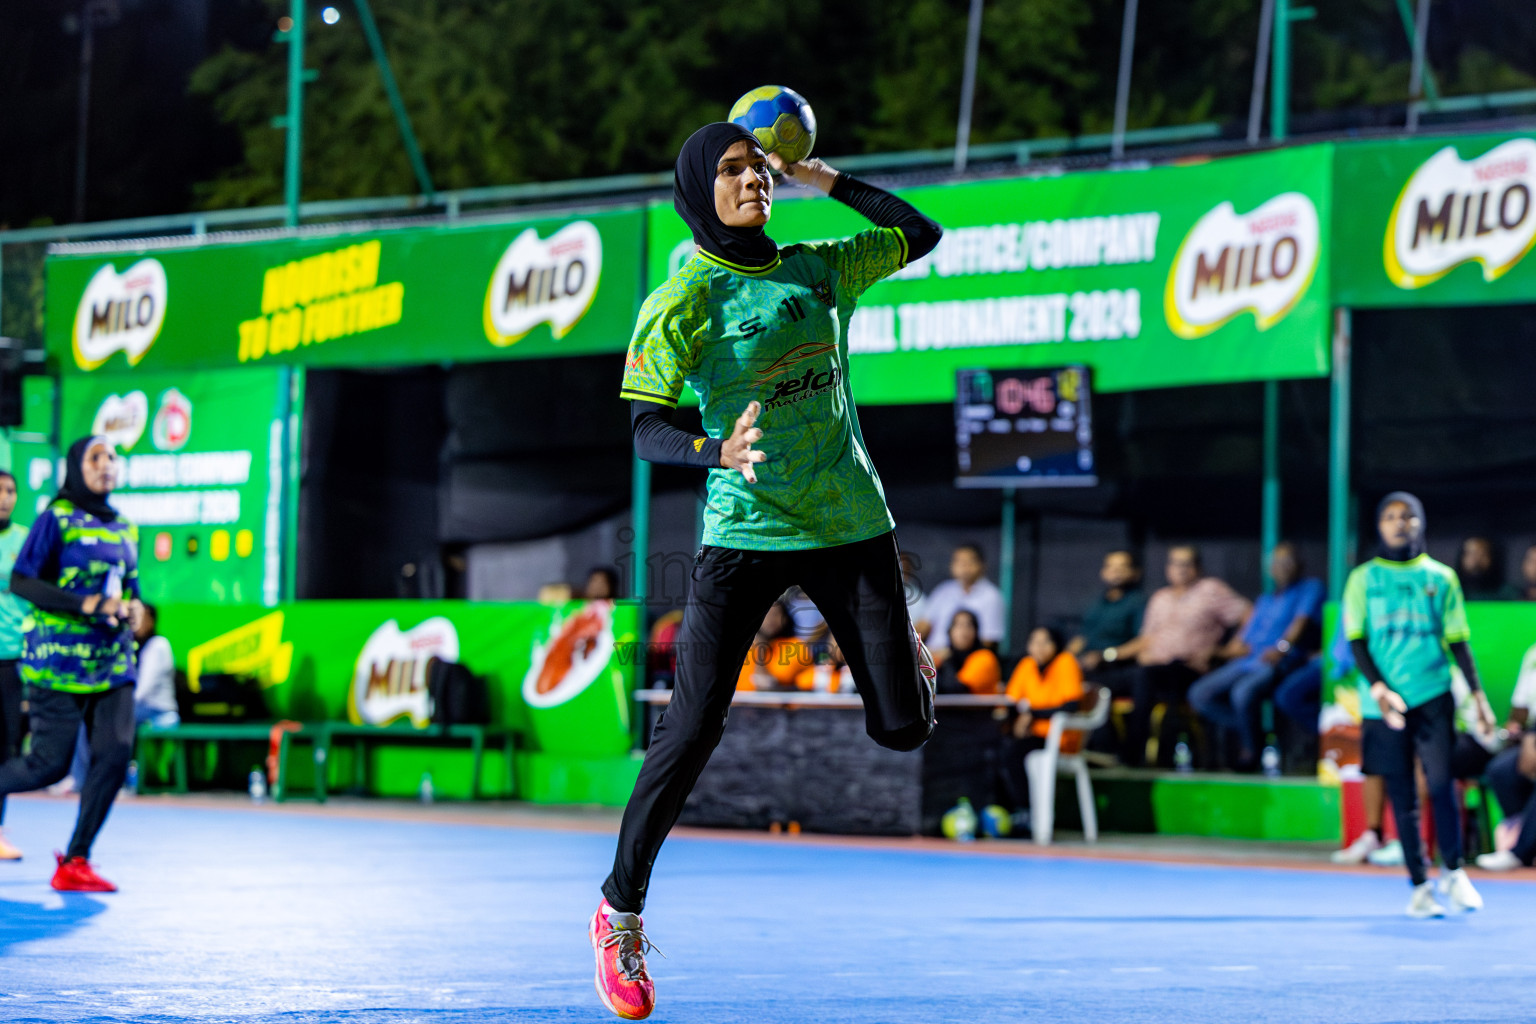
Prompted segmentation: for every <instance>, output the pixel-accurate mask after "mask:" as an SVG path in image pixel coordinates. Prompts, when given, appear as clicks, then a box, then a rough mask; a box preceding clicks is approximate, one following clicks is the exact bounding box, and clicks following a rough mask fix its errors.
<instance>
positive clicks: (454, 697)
mask: <svg viewBox="0 0 1536 1024" xmlns="http://www.w3.org/2000/svg"><path fill="white" fill-rule="evenodd" d="M427 694H428V696H430V697H431V698H432V722H433V724H435V725H489V724H490V721H491V699H490V693H489V691H488V689H487V687H486V684H485V680H484V679H482V678H481V677H480V676H477V675H475V674H474V673H473V672H471V671H470V670H469V669H467V668H465V667H464V666H463V665H460V664H457V663H456V662H452V661H444V660H443V659H441V658H433V659H432V660H431V661H430V662H428V663H427Z"/></svg>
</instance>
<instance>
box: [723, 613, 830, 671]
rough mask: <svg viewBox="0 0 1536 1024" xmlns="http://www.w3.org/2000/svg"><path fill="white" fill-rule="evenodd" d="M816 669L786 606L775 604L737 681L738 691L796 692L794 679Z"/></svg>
mask: <svg viewBox="0 0 1536 1024" xmlns="http://www.w3.org/2000/svg"><path fill="white" fill-rule="evenodd" d="M815 665H816V659H815V658H814V657H812V655H811V645H810V644H808V643H806V642H805V641H803V640H797V639H795V629H794V622H793V620H792V619H791V618H790V617H789V609H788V608H786V607H785V606H784V602H782V601H775V602H773V604H772V605H771V606H770V607H769V608H768V614H767V615H765V616H763V624H762V625H761V626H759V627H758V630H757V636H756V637H754V638H753V640H752V646H751V647H749V648H747V657H746V660H745V661H743V662H742V663H741V675H739V676H737V677H736V689H738V690H793V689H794V688H795V677H796V676H798V675H799V674H800V673H801V672H803V671H805V670H806V669H808V668H813V667H814V666H815Z"/></svg>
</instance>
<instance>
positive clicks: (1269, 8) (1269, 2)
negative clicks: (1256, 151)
mask: <svg viewBox="0 0 1536 1024" xmlns="http://www.w3.org/2000/svg"><path fill="white" fill-rule="evenodd" d="M1274 24H1275V0H1264V5H1263V7H1262V8H1260V10H1259V44H1258V45H1257V46H1256V47H1254V50H1253V92H1252V93H1251V94H1250V95H1249V98H1248V145H1250V146H1257V145H1258V144H1259V125H1260V122H1262V121H1263V120H1264V84H1265V79H1266V78H1268V76H1269V36H1270V30H1271V29H1273V28H1274Z"/></svg>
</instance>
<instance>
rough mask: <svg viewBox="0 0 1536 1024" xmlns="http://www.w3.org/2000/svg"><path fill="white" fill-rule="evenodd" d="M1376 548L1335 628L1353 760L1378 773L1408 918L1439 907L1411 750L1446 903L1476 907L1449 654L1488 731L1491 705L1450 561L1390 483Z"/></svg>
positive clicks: (1420, 511)
mask: <svg viewBox="0 0 1536 1024" xmlns="http://www.w3.org/2000/svg"><path fill="white" fill-rule="evenodd" d="M1376 518H1377V530H1378V532H1379V533H1380V535H1381V549H1380V554H1379V555H1378V556H1377V557H1375V558H1373V559H1371V560H1370V561H1369V562H1366V563H1365V564H1364V565H1360V566H1357V567H1356V568H1355V569H1354V571H1353V572H1351V573H1350V574H1349V580H1348V581H1347V582H1346V583H1345V585H1344V635H1345V636H1346V637H1347V638H1348V640H1349V643H1350V650H1351V652H1352V653H1353V654H1354V657H1355V664H1356V665H1357V666H1358V667H1359V669H1360V690H1361V692H1360V708H1361V714H1362V716H1363V717H1364V722H1363V723H1362V727H1361V743H1362V747H1363V749H1362V757H1361V760H1362V764H1361V767H1362V768H1363V769H1364V771H1365V773H1366V774H1367V775H1380V776H1382V777H1383V778H1384V779H1385V780H1386V784H1387V794H1388V797H1389V798H1390V799H1391V801H1392V813H1393V816H1394V817H1395V818H1396V820H1397V832H1398V838H1399V839H1400V840H1401V842H1402V844H1403V864H1404V865H1405V866H1406V867H1407V869H1408V874H1409V877H1410V878H1411V879H1412V881H1413V896H1412V898H1411V900H1410V901H1409V904H1408V914H1409V915H1410V916H1412V917H1442V916H1444V914H1445V912H1446V909H1445V906H1444V905H1443V904H1442V903H1441V902H1440V900H1439V899H1437V898H1436V894H1435V890H1434V887H1433V886H1432V885H1431V883H1430V882H1429V880H1428V874H1427V872H1426V871H1425V867H1424V857H1423V853H1422V851H1421V846H1420V840H1419V794H1418V786H1417V785H1416V784H1415V781H1414V767H1413V766H1414V757H1415V755H1417V757H1418V760H1419V762H1420V763H1421V764H1422V765H1423V766H1424V777H1425V780H1426V781H1427V783H1428V786H1429V799H1430V804H1431V806H1432V808H1433V811H1434V815H1435V838H1436V841H1437V842H1438V843H1439V845H1440V853H1441V858H1442V859H1443V861H1444V863H1445V872H1444V874H1443V875H1442V877H1441V888H1442V890H1443V895H1444V897H1445V899H1446V902H1447V903H1449V904H1450V906H1451V908H1452V909H1455V910H1477V909H1479V908H1481V907H1482V905H1483V899H1482V897H1481V896H1480V895H1478V892H1477V890H1476V889H1475V888H1473V886H1472V882H1471V881H1470V880H1469V879H1468V878H1467V873H1466V870H1465V869H1464V868H1463V867H1462V851H1461V816H1460V814H1459V813H1458V811H1457V807H1456V793H1455V789H1454V786H1455V780H1454V779H1453V778H1452V775H1451V752H1452V750H1453V749H1454V748H1455V745H1456V705H1455V699H1454V698H1453V697H1452V696H1451V660H1450V659H1451V658H1453V657H1454V658H1455V659H1456V664H1457V665H1458V666H1459V667H1460V669H1461V671H1462V673H1463V674H1464V675H1465V676H1466V679H1467V684H1468V685H1469V686H1470V687H1471V689H1472V692H1473V693H1474V694H1475V695H1476V699H1477V702H1478V717H1479V718H1480V719H1481V720H1482V725H1483V727H1484V729H1485V730H1487V731H1489V732H1492V731H1493V727H1494V719H1493V712H1492V710H1491V709H1490V708H1489V706H1488V698H1487V696H1486V695H1485V694H1484V693H1483V692H1482V686H1481V685H1480V683H1479V681H1478V675H1477V666H1476V665H1475V664H1473V661H1472V651H1471V648H1470V647H1469V646H1468V641H1469V640H1470V639H1471V636H1472V634H1471V631H1470V630H1469V629H1468V628H1467V609H1466V602H1465V600H1464V599H1463V597H1462V593H1461V584H1460V582H1458V580H1457V579H1456V573H1455V570H1453V569H1452V568H1451V567H1450V566H1448V565H1445V564H1443V563H1441V562H1437V561H1435V560H1434V559H1433V558H1430V557H1429V555H1427V554H1426V553H1425V552H1424V507H1423V505H1421V504H1420V503H1419V499H1418V498H1415V497H1414V496H1413V495H1411V494H1408V493H1406V492H1404V491H1394V492H1393V493H1391V494H1389V495H1387V496H1386V497H1385V498H1383V499H1382V502H1381V504H1380V506H1378V508H1377V513H1376Z"/></svg>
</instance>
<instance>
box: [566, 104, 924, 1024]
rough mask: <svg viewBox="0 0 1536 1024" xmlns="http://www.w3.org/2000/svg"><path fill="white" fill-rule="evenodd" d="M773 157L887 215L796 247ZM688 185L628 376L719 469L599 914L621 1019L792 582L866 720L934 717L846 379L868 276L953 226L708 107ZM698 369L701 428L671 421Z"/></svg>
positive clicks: (638, 445) (880, 726)
mask: <svg viewBox="0 0 1536 1024" xmlns="http://www.w3.org/2000/svg"><path fill="white" fill-rule="evenodd" d="M770 164H772V166H773V167H774V168H775V169H777V170H779V171H781V172H782V173H783V174H784V176H785V177H786V178H789V179H791V180H793V181H795V182H797V183H799V184H802V185H807V186H810V187H814V188H817V189H820V190H821V191H822V192H826V193H828V194H830V195H831V196H832V198H833V199H836V200H838V201H840V202H842V203H844V204H846V205H848V206H850V207H852V208H853V209H855V210H857V211H858V212H860V213H861V214H863V215H864V216H866V217H868V218H869V219H870V221H872V222H873V223H874V225H875V227H874V228H873V229H871V230H867V231H863V232H860V233H859V234H856V235H854V236H853V237H852V238H845V239H842V240H839V241H832V242H818V243H814V244H807V245H791V246H785V247H783V248H780V247H779V246H777V245H776V244H775V243H774V241H773V239H771V238H769V237H768V235H767V234H766V233H765V232H764V230H763V226H764V225H765V224H767V222H768V219H769V217H770V215H771V211H772V204H773V175H772V173H771V172H770V170H769V167H770ZM673 203H674V205H675V206H676V208H677V211H678V213H679V214H680V215H681V216H682V218H683V220H684V221H686V222H687V224H688V226H689V228H690V229H691V230H692V232H693V238H694V241H695V243H696V244H697V246H698V251H697V252H696V253H695V254H694V256H693V257H692V258H691V259H689V260H688V262H687V263H685V264H684V265H683V267H682V268H681V269H680V270H679V271H678V272H677V273H676V274H674V275H673V276H672V278H671V279H670V280H668V281H667V282H666V283H665V284H663V285H662V286H661V287H660V288H658V289H656V291H655V292H653V293H652V294H651V296H650V297H649V298H648V299H646V301H645V303H644V305H643V306H642V307H641V310H640V316H639V320H638V322H637V323H636V325H635V333H634V338H633V340H632V341H631V342H630V347H629V357H628V360H627V362H626V364H625V370H624V380H623V384H622V387H621V390H620V395H621V396H622V397H623V398H625V399H627V400H629V402H630V409H631V422H632V425H633V432H634V439H635V451H636V452H637V453H638V454H639V455H640V457H641V458H644V459H646V460H648V461H652V462H661V463H666V464H671V465H684V466H697V467H700V468H707V469H708V470H709V483H708V500H707V504H706V507H705V510H704V543H703V546H702V547H701V548H700V549H699V553H698V555H697V557H696V558H695V560H694V564H693V571H692V575H691V579H690V581H689V586H688V601H687V605H686V607H685V609H684V611H683V621H682V625H681V628H680V632H679V635H678V642H677V650H678V662H677V677H676V683H675V686H674V690H673V695H672V701H671V704H670V705H669V706H668V708H667V711H666V714H665V715H664V716H663V718H662V720H661V721H660V722H659V723H658V724H657V726H656V730H655V733H654V734H653V737H652V739H651V744H650V747H649V749H648V750H647V751H646V757H645V764H644V766H643V767H642V768H641V771H640V777H639V780H638V781H637V782H636V784H635V789H634V793H633V795H632V796H631V797H630V800H629V805H628V806H627V807H626V808H625V811H624V821H623V825H622V826H621V829H620V832H619V842H618V852H617V855H616V856H615V858H614V866H613V872H612V874H610V875H609V876H608V880H607V881H606V882H605V883H604V884H603V896H604V899H603V902H602V903H601V904H600V905H599V907H598V910H597V912H596V913H595V914H593V916H592V920H591V924H590V937H591V941H592V945H593V949H594V951H595V953H596V955H597V989H598V993H599V995H600V996H601V997H602V999H603V1002H604V1004H605V1005H606V1006H607V1007H608V1008H609V1009H610V1010H613V1011H614V1012H615V1013H617V1014H618V1015H619V1016H621V1017H626V1018H629V1019H632V1020H635V1019H640V1018H642V1017H645V1016H647V1015H648V1014H649V1013H650V1012H651V1009H652V1007H653V1006H654V1005H655V989H654V986H653V985H652V983H651V980H650V976H649V975H648V974H647V972H646V968H645V951H646V949H647V945H648V943H647V940H646V938H645V933H644V931H643V930H642V928H641V920H640V911H641V909H642V908H643V906H644V903H645V895H646V888H647V886H648V884H649V880H650V873H651V866H652V863H653V862H654V861H655V859H656V854H657V852H658V851H659V850H660V848H661V844H662V841H663V840H664V839H665V838H666V836H667V832H668V831H669V830H670V829H671V828H672V825H673V824H674V823H675V822H676V821H677V817H678V814H679V813H680V812H681V811H682V808H683V802H684V801H685V800H686V799H687V797H688V793H689V791H690V790H691V789H692V788H693V784H694V782H695V780H696V779H697V778H698V777H699V773H700V772H701V771H703V769H704V765H705V762H706V761H708V760H709V755H710V754H711V752H713V750H714V748H715V745H716V744H717V743H718V742H719V740H720V736H721V734H722V732H723V731H724V729H725V720H726V715H727V714H728V712H729V710H730V705H731V697H732V694H733V693H734V691H735V685H736V678H737V675H738V674H739V672H740V669H741V664H742V659H743V658H744V657H745V656H746V652H747V648H748V645H749V644H750V643H751V642H752V637H753V634H754V633H755V632H756V630H757V628H758V626H759V625H760V624H761V623H762V621H763V615H764V613H765V612H766V611H767V609H768V607H769V605H771V604H772V603H773V602H774V600H776V599H777V598H778V597H779V596H780V595H781V594H782V593H783V592H784V591H785V590H786V589H787V588H788V587H790V586H791V585H799V586H800V587H802V588H803V589H804V590H805V592H806V594H807V595H808V596H809V597H810V598H811V599H812V600H813V601H815V602H816V606H817V608H818V609H820V611H821V612H822V614H823V615H824V616H825V617H826V620H827V623H828V625H829V626H830V627H831V629H832V633H833V634H834V635H835V636H836V637H837V640H838V645H839V646H840V647H841V648H842V650H843V652H844V655H845V656H846V658H847V661H848V668H849V670H850V671H851V673H852V675H853V677H854V680H855V681H856V683H857V686H858V692H859V695H860V697H862V698H863V701H864V709H865V728H866V730H867V731H868V733H869V735H870V736H871V737H873V738H874V740H875V741H876V742H878V743H880V744H882V745H883V746H886V747H890V748H892V749H896V750H912V749H914V748H916V747H918V746H920V745H921V744H922V743H923V741H924V740H926V739H927V738H928V735H929V734H930V732H931V731H932V729H933V692H932V662H931V660H930V659H928V658H927V652H926V651H925V650H924V649H923V648H922V644H921V642H920V641H919V640H918V639H917V635H916V632H915V631H914V630H913V628H912V623H911V620H910V618H909V617H908V615H907V604H906V594H905V591H904V589H903V581H902V574H901V563H900V559H899V555H898V551H897V547H896V539H895V534H894V533H893V532H892V531H893V529H894V526H895V522H894V520H893V519H892V518H891V513H890V511H889V510H888V509H887V508H886V504H885V493H884V491H883V490H882V489H881V486H880V477H879V475H878V474H877V473H876V472H875V467H874V464H873V463H872V462H871V460H870V457H869V452H868V450H867V449H866V448H865V445H864V438H863V436H862V435H861V433H860V431H859V420H858V414H857V412H856V411H855V409H854V401H853V392H852V390H851V389H850V388H849V384H848V322H849V319H850V318H851V317H852V316H853V311H854V307H855V304H856V303H857V302H858V299H859V296H860V295H862V294H863V293H864V291H865V290H866V289H867V288H869V286H870V285H872V284H874V283H875V282H876V281H879V280H880V279H881V278H884V277H887V276H889V275H891V274H894V273H895V272H896V271H898V270H900V269H901V268H902V267H903V266H905V265H906V263H907V261H908V260H911V259H916V258H918V257H921V256H924V255H926V254H927V253H928V252H929V251H930V250H932V249H933V247H934V246H935V245H936V244H938V240H939V236H940V233H941V230H940V228H939V226H938V225H937V224H935V223H934V222H933V221H931V220H929V219H928V218H927V217H925V216H923V215H922V214H921V213H919V212H918V211H917V210H915V209H914V208H913V207H912V206H911V205H909V204H908V203H906V202H904V201H903V200H901V199H898V198H897V197H895V196H893V195H891V194H890V193H888V192H884V191H882V190H881V189H878V188H874V187H873V186H870V185H867V184H865V183H863V182H860V181H858V180H856V179H854V178H850V177H849V176H847V175H845V174H839V173H838V172H837V171H835V170H833V169H832V168H830V167H828V166H827V165H826V164H824V163H822V162H821V161H819V160H809V161H803V162H801V163H798V164H791V165H787V166H786V165H784V164H783V162H782V161H780V160H778V158H777V157H768V156H766V155H765V154H764V153H763V151H762V150H761V149H760V148H759V147H758V145H757V140H756V139H755V138H753V136H752V135H751V134H750V133H749V132H747V131H746V130H745V129H743V128H741V127H739V126H737V125H734V124H724V123H720V124H712V125H707V126H706V127H704V128H702V129H700V130H699V131H698V132H695V133H694V134H693V136H692V137H690V138H689V139H688V141H687V143H686V144H684V146H683V149H682V152H681V153H680V154H679V155H678V158H677V167H676V184H675V186H674V190H673ZM685 383H686V384H687V385H688V386H689V387H691V388H693V390H694V391H695V392H696V393H697V394H698V396H699V408H700V413H701V414H702V417H703V423H704V434H703V435H696V434H692V433H690V432H688V431H685V430H682V429H680V428H678V427H677V426H674V425H673V423H672V410H673V409H674V408H675V407H676V405H677V402H678V399H679V397H680V396H681V395H682V392H683V385H684V384H685Z"/></svg>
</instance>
